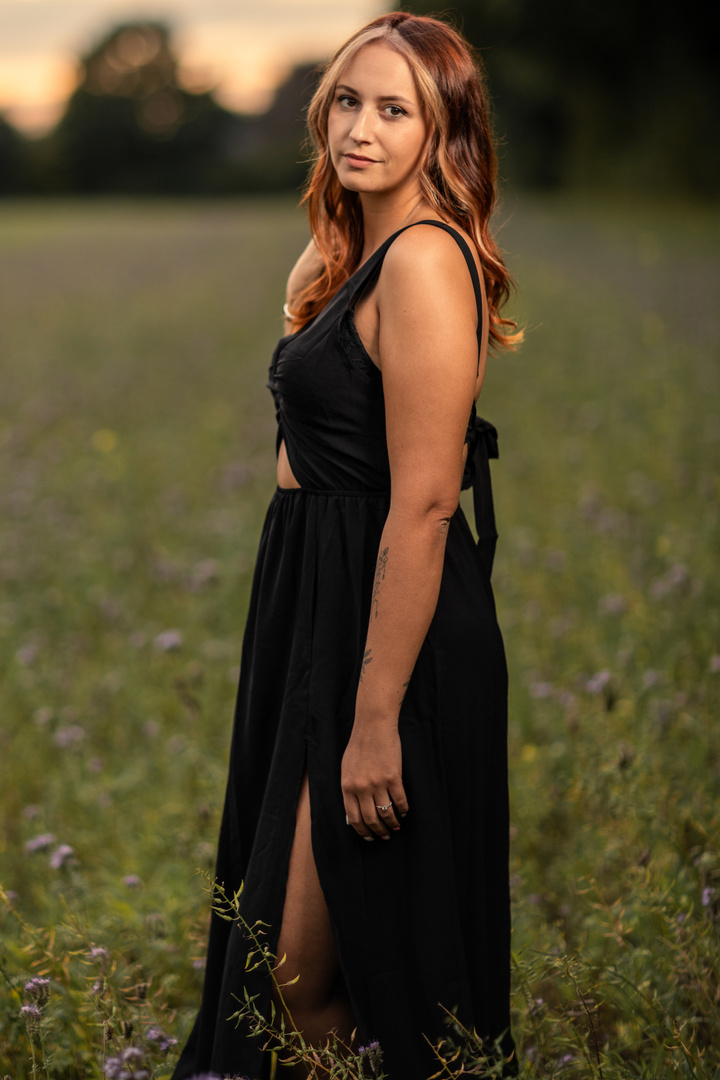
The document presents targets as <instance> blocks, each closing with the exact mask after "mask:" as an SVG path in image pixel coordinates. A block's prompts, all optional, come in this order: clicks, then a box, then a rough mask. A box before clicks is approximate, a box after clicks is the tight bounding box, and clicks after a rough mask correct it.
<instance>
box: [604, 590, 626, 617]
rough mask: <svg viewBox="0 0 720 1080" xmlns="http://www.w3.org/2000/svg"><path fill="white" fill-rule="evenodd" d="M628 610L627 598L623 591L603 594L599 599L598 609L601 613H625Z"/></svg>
mask: <svg viewBox="0 0 720 1080" xmlns="http://www.w3.org/2000/svg"><path fill="white" fill-rule="evenodd" d="M626 610H627V600H626V599H625V597H624V596H623V595H622V593H608V595H607V596H601V597H600V599H599V601H598V611H599V612H600V614H601V615H623V614H624V612H625V611H626Z"/></svg>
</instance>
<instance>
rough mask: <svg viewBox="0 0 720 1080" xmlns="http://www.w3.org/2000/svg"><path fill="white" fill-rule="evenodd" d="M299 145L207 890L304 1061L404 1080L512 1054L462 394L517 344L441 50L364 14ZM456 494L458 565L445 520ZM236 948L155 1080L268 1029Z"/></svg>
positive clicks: (216, 927) (501, 734)
mask: <svg viewBox="0 0 720 1080" xmlns="http://www.w3.org/2000/svg"><path fill="white" fill-rule="evenodd" d="M309 126H310V132H311V135H312V137H313V140H314V142H315V145H316V150H317V156H316V162H315V167H314V171H313V173H312V176H311V178H310V181H309V186H308V191H307V195H306V202H307V205H308V209H309V215H310V225H311V232H312V240H311V242H310V244H309V246H308V248H307V249H306V251H305V252H304V253H303V255H302V256H301V257H300V259H299V261H298V263H297V265H296V266H295V268H294V269H293V271H292V273H291V275H290V278H289V282H288V291H287V304H286V308H285V312H286V317H287V320H288V322H287V327H286V328H287V330H288V331H289V332H288V334H287V336H286V337H284V338H283V339H282V340H281V341H280V343H279V345H278V347H277V350H276V352H275V355H274V357H273V360H272V364H271V367H270V379H269V387H270V389H271V390H272V393H273V395H274V399H275V404H276V408H277V418H278V490H277V492H276V494H275V496H274V497H273V500H272V503H271V505H270V509H269V512H268V516H267V519H266V523H265V527H264V530H263V535H262V539H261V543H260V553H259V558H258V564H257V568H256V574H255V579H254V586H253V593H252V599H251V603H250V611H249V615H248V622H247V628H246V633H245V641H244V646H243V654H242V665H241V672H242V674H241V678H240V688H239V695H238V703H237V711H236V717H235V731H234V738H233V746H232V752H231V763H230V777H229V783H228V789H227V796H226V802H225V811H224V816H223V823H222V832H221V837H220V849H219V856H218V864H217V879H218V881H220V882H222V883H223V884H224V887H225V890H226V892H227V893H229V894H231V895H232V893H233V892H234V891H235V890H237V889H238V888H239V886H240V884H241V882H244V891H243V893H242V898H241V910H242V915H243V919H244V920H245V922H246V923H249V924H253V923H254V922H255V921H256V920H262V921H263V922H264V923H265V924H267V925H268V927H269V929H268V930H267V935H266V938H265V939H264V940H265V942H266V944H267V946H268V948H269V949H270V951H271V952H272V953H273V954H274V955H276V956H279V957H283V956H285V957H286V960H285V962H284V964H283V966H282V968H281V970H280V971H279V972H278V978H279V979H281V980H282V982H284V983H287V982H290V980H292V979H294V978H295V976H299V978H298V979H297V981H296V982H295V983H293V984H292V985H289V986H287V987H286V988H285V990H284V998H285V1001H286V1003H287V1005H288V1007H289V1010H290V1012H291V1014H292V1018H293V1021H294V1023H295V1024H296V1026H297V1028H298V1029H299V1030H301V1031H302V1032H303V1034H304V1037H305V1040H306V1041H307V1042H308V1043H309V1044H311V1045H324V1044H325V1043H326V1042H327V1040H328V1037H329V1035H330V1033H331V1032H334V1033H336V1034H337V1035H338V1037H339V1038H341V1039H343V1040H344V1041H345V1042H346V1043H347V1044H348V1045H350V1044H351V1043H352V1042H353V1032H354V1031H356V1032H357V1034H356V1036H355V1041H356V1043H365V1044H367V1043H369V1042H370V1041H377V1042H379V1044H380V1047H381V1048H382V1052H383V1069H384V1070H385V1072H386V1073H387V1075H388V1076H389V1077H390V1078H391V1080H424V1078H426V1077H428V1076H429V1075H430V1074H431V1073H432V1072H434V1071H435V1069H436V1068H437V1065H435V1067H433V1060H434V1059H433V1056H432V1053H431V1051H430V1049H429V1043H432V1042H434V1041H437V1040H438V1039H440V1038H441V1037H442V1036H443V1035H444V1034H446V1033H447V1028H446V1027H445V1024H444V1019H445V1017H446V1015H447V1013H446V1011H445V1010H452V1011H454V1012H455V1014H456V1015H457V1017H458V1019H459V1020H460V1021H461V1022H462V1023H463V1024H464V1025H465V1026H466V1027H467V1028H469V1029H471V1030H472V1029H474V1030H475V1031H477V1032H478V1033H479V1034H480V1035H481V1036H483V1037H484V1038H485V1039H486V1040H487V1042H488V1047H492V1045H493V1043H494V1041H495V1040H500V1041H501V1043H502V1047H503V1049H504V1051H505V1053H506V1054H507V1055H511V1054H512V1041H511V1038H510V1034H509V1004H508V1002H509V937H510V921H509V897H508V867H507V846H508V818H507V814H508V810H507V760H506V702H507V687H506V667H505V659H504V653H503V645H502V639H501V636H500V631H499V629H498V625H497V621H496V617H495V609H494V603H493V597H492V592H491V588H490V571H491V567H492V560H493V552H494V547H495V539H496V532H495V523H494V516H493V509H492V495H491V490H490V476H489V468H488V458H489V457H494V456H497V449H496V442H495V437H496V433H495V430H494V428H492V426H491V425H490V424H488V423H487V422H486V421H482V420H479V419H478V418H477V416H476V412H475V400H476V398H477V396H478V394H479V393H480V389H481V387H482V383H483V378H484V375H485V364H486V356H487V349H488V342H490V343H491V344H493V345H495V346H508V345H512V344H514V342H515V341H516V340H517V338H518V335H517V334H513V333H512V331H513V328H514V324H513V323H511V322H510V321H509V320H505V319H503V318H502V317H501V316H500V314H499V310H498V309H499V307H500V305H501V303H502V302H503V301H504V300H505V299H506V297H507V294H508V287H509V282H508V276H507V273H506V270H505V268H504V265H503V262H502V259H501V257H500V255H499V253H498V250H497V248H496V246H495V244H494V242H493V240H492V238H491V236H490V234H489V231H488V219H489V216H490V212H491V209H492V205H493V199H494V177H495V158H494V152H493V147H492V143H491V137H490V130H489V124H488V117H487V108H486V102H485V96H484V91H483V87H482V82H481V79H480V76H479V74H478V71H477V68H476V66H475V64H474V63H473V60H472V58H471V56H470V53H469V50H468V47H467V46H466V44H465V43H464V41H463V40H462V38H460V36H459V35H458V34H457V33H456V32H455V31H454V30H452V29H451V28H450V27H448V26H447V25H445V24H444V23H441V22H438V21H436V20H433V19H428V18H417V17H414V16H411V15H407V14H402V13H394V14H390V15H383V16H380V17H379V18H377V19H375V20H374V21H373V22H371V23H370V24H369V25H368V26H367V27H365V28H364V29H362V30H361V31H359V32H358V33H357V34H355V35H354V36H353V37H352V38H351V39H350V40H349V41H348V42H347V43H346V44H345V45H344V46H343V47H342V48H341V49H340V50H339V51H338V53H337V54H336V56H335V57H334V58H333V60H332V61H331V62H330V64H329V66H328V68H327V70H326V72H325V75H324V78H323V79H322V81H321V83H320V86H319V89H318V90H317V93H316V94H315V97H314V99H313V101H312V103H311V105H310V110H309ZM470 485H472V486H473V489H474V504H475V519H476V525H477V532H478V537H479V539H478V541H477V543H476V541H475V540H474V538H473V536H472V534H471V531H470V529H469V527H468V524H467V522H466V520H465V518H464V516H463V513H462V511H461V510H460V509H458V498H459V494H460V489H461V486H466V487H469V486H470ZM250 948H251V945H250V944H249V942H248V940H247V937H246V936H245V935H244V934H243V933H242V931H241V930H240V929H239V928H238V926H237V925H235V924H233V923H230V922H226V921H223V920H222V919H220V918H218V917H216V916H214V917H213V924H212V928H211V935H210V945H209V952H208V963H207V971H206V977H205V989H204V995H203V1002H202V1008H201V1011H200V1014H199V1017H198V1020H197V1022H196V1025H195V1028H194V1029H193V1032H192V1034H191V1036H190V1039H189V1042H188V1044H187V1046H186V1048H185V1051H184V1053H183V1055H182V1058H181V1061H180V1063H179V1065H178V1067H177V1069H176V1072H175V1078H176V1080H180V1078H184V1077H190V1076H192V1075H193V1074H194V1073H196V1072H199V1071H201V1070H207V1069H213V1070H215V1071H216V1072H222V1073H225V1074H228V1075H234V1074H244V1075H247V1076H250V1077H253V1078H259V1077H261V1076H263V1077H264V1076H266V1075H267V1069H268V1062H267V1060H266V1059H267V1057H268V1055H267V1054H263V1051H262V1046H261V1043H260V1042H258V1041H257V1040H256V1039H253V1038H251V1037H250V1036H249V1034H248V1029H247V1027H246V1026H245V1025H244V1024H243V1023H241V1024H240V1025H237V1023H236V1022H235V1021H233V1020H229V1019H228V1018H229V1017H230V1016H231V1015H232V1014H233V1013H235V1012H236V1011H237V1009H238V1007H239V1003H240V1002H242V1001H243V1000H244V998H245V996H246V994H250V995H253V994H256V995H258V996H257V998H256V1003H257V1006H258V1007H259V1008H260V1009H261V1010H263V1011H266V1012H267V1011H268V1010H269V1008H270V1001H271V995H272V992H273V991H272V985H271V980H270V979H269V977H268V975H267V974H266V973H264V972H263V971H262V969H257V970H255V971H250V972H248V971H246V959H247V955H248V951H249V950H250ZM250 966H251V965H250ZM428 1040H429V1042H428ZM508 1068H509V1071H510V1072H512V1071H513V1068H514V1067H513V1065H512V1064H510V1066H509V1067H508ZM295 1075H301V1073H300V1071H299V1070H298V1069H297V1068H296V1070H295Z"/></svg>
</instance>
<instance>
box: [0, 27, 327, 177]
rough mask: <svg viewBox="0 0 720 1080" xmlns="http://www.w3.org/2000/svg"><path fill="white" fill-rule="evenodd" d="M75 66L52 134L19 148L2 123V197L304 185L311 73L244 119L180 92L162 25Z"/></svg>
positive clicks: (124, 32)
mask: <svg viewBox="0 0 720 1080" xmlns="http://www.w3.org/2000/svg"><path fill="white" fill-rule="evenodd" d="M80 63H81V77H80V81H79V83H78V86H77V88H76V90H75V91H74V93H73V94H72V96H71V97H70V99H69V101H68V104H67V108H66V110H65V113H64V115H63V116H62V118H61V119H60V121H59V123H58V124H57V125H56V127H55V128H54V129H53V130H52V131H51V132H49V134H47V135H46V136H44V137H43V138H40V139H24V138H23V137H22V136H21V135H20V133H19V132H17V131H15V130H14V129H13V128H12V127H11V126H10V124H8V123H7V121H6V120H3V119H2V118H0V193H4V194H17V193H21V192H22V193H30V194H76V193H77V194H83V195H97V194H115V193H118V194H138V195H139V194H143V195H144V194H164V195H194V194H198V195H219V194H228V193H232V192H238V191H284V190H288V189H293V188H295V189H296V188H298V187H299V186H300V185H301V184H302V182H303V179H304V177H305V172H306V168H305V166H304V164H303V162H302V154H301V143H302V140H303V137H304V122H303V112H304V109H305V106H306V105H307V102H308V101H309V99H310V97H311V95H312V92H313V89H314V86H315V67H316V66H315V65H305V66H301V67H297V68H295V69H294V70H293V72H292V73H291V75H290V77H289V79H288V80H287V81H286V83H285V84H283V86H281V87H280V88H279V89H278V91H277V93H276V95H275V99H274V101H273V103H272V105H271V107H270V108H269V110H268V111H267V112H266V113H264V114H263V115H261V116H243V115H240V114H238V113H234V112H231V111H229V110H228V109H225V108H223V107H222V105H220V104H219V103H218V102H217V101H216V100H215V98H214V97H213V95H212V93H210V92H202V93H198V92H194V91H191V90H189V89H187V88H186V87H184V86H183V85H182V81H181V78H180V72H179V65H178V61H177V58H176V56H175V54H174V52H173V48H172V40H171V35H170V30H169V28H168V27H167V26H166V25H164V24H163V23H157V22H133V23H125V24H123V25H121V26H117V27H115V29H113V30H112V31H111V32H110V33H108V34H107V36H106V37H104V38H103V39H102V41H100V42H99V43H98V44H97V46H96V47H95V48H94V49H92V50H91V51H90V52H89V53H88V54H87V55H86V56H84V57H82V59H81V61H80Z"/></svg>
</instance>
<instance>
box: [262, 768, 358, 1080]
mask: <svg viewBox="0 0 720 1080" xmlns="http://www.w3.org/2000/svg"><path fill="white" fill-rule="evenodd" d="M277 955H278V959H281V958H282V957H283V956H285V957H286V960H285V963H284V964H283V965H282V967H280V968H279V969H277V970H276V978H277V980H278V982H279V983H280V984H281V985H282V984H283V983H288V982H290V981H291V980H292V979H294V978H295V977H296V976H299V979H298V981H297V982H296V983H294V984H293V985H292V986H285V987H284V988H283V989H282V995H283V998H284V999H285V1003H286V1005H287V1009H288V1011H289V1013H290V1017H291V1019H292V1023H293V1024H294V1026H295V1028H296V1029H297V1030H298V1031H301V1032H302V1034H303V1038H304V1039H305V1042H306V1043H307V1044H308V1045H310V1046H318V1047H319V1046H324V1045H325V1043H326V1042H327V1041H328V1038H329V1037H330V1034H331V1032H333V1031H334V1032H335V1034H336V1035H337V1037H338V1039H339V1040H342V1042H344V1043H345V1044H346V1045H347V1046H350V1044H351V1040H352V1033H353V1031H354V1029H355V1017H354V1016H353V1012H352V1008H351V1006H350V1001H349V999H348V997H347V994H346V993H345V992H344V985H343V981H342V978H340V964H339V960H338V954H337V947H336V945H335V938H334V937H333V932H332V927H331V926H330V917H329V915H328V910H327V907H326V905H325V897H324V896H323V892H322V889H321V887H320V882H319V880H318V875H317V869H316V868H315V859H314V857H313V852H312V844H311V841H310V795H309V791H308V779H307V773H306V774H305V777H304V778H303V783H302V787H301V789H300V796H299V798H298V805H297V814H296V821H295V839H294V840H293V846H292V851H291V853H290V865H289V868H288V880H287V889H286V892H285V907H284V908H283V920H282V927H281V929H280V938H279V940H278V949H277ZM275 1004H276V1007H279V1001H278V999H277V996H276V997H275ZM287 1020H288V1017H287V1015H286V1022H287ZM295 1074H296V1075H297V1076H298V1078H299V1077H304V1076H306V1075H307V1073H306V1072H305V1071H304V1070H301V1069H300V1068H298V1069H297V1070H296V1073H295Z"/></svg>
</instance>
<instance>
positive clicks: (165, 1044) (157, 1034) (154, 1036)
mask: <svg viewBox="0 0 720 1080" xmlns="http://www.w3.org/2000/svg"><path fill="white" fill-rule="evenodd" d="M147 1039H148V1042H156V1043H157V1044H158V1050H159V1051H160V1053H161V1054H166V1053H167V1051H168V1050H170V1049H171V1048H172V1047H173V1046H177V1039H174V1038H173V1037H172V1035H166V1034H165V1032H164V1031H163V1029H162V1028H157V1027H152V1028H149V1029H148V1033H147Z"/></svg>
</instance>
